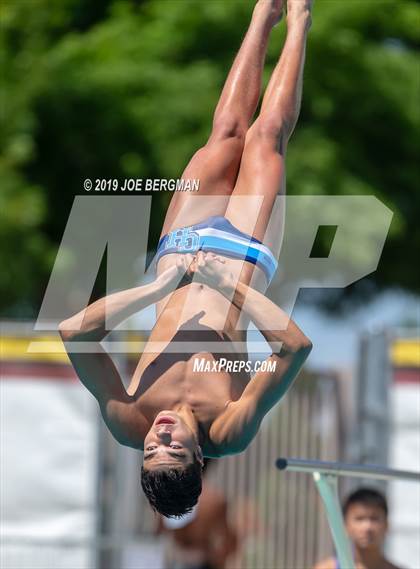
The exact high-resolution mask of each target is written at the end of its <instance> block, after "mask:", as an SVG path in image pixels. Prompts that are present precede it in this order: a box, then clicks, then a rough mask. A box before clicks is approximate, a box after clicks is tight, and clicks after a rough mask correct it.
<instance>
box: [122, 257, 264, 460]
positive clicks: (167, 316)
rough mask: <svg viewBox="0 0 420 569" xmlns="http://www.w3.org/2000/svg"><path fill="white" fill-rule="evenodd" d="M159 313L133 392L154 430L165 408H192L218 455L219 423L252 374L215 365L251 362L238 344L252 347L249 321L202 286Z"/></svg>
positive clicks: (208, 450) (257, 274)
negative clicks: (248, 340)
mask: <svg viewBox="0 0 420 569" xmlns="http://www.w3.org/2000/svg"><path fill="white" fill-rule="evenodd" d="M176 257H177V255H176V254H171V255H167V256H165V257H163V258H162V259H161V260H160V262H159V266H158V272H160V271H163V270H166V269H167V268H168V267H169V266H171V265H172V264H174V263H175V262H176ZM225 262H226V270H229V271H231V272H232V273H233V274H235V273H236V274H239V272H240V271H241V270H242V271H243V272H242V275H241V276H242V277H245V278H246V279H249V278H250V273H251V272H252V271H253V272H254V279H253V280H254V281H257V280H258V281H259V282H260V283H261V285H262V286H263V285H264V281H265V277H264V275H263V273H262V271H261V270H260V269H259V268H258V267H255V266H253V265H251V264H250V263H247V262H245V263H244V262H243V261H237V260H233V259H228V258H225ZM157 315H158V320H157V322H156V325H155V326H154V328H153V330H152V332H151V335H150V338H149V340H148V343H147V344H146V346H145V350H144V353H143V355H142V357H141V358H140V361H139V363H138V365H137V368H136V370H135V372H134V374H133V377H132V381H131V383H130V386H129V388H128V394H129V395H130V396H131V397H132V398H133V400H134V402H135V405H136V407H137V408H138V410H139V411H140V412H141V414H142V415H143V416H144V417H145V418H146V420H147V423H148V426H149V427H151V426H152V424H153V420H154V419H155V417H156V415H157V414H158V413H159V412H160V411H162V410H163V409H167V410H169V409H173V408H174V407H175V406H177V405H183V404H185V405H188V406H189V407H190V408H191V411H192V413H193V414H194V415H195V418H196V420H197V423H198V425H199V429H200V432H201V435H202V437H203V440H204V443H203V452H204V454H205V455H209V454H210V455H213V454H216V455H217V447H216V446H215V445H214V443H213V435H214V434H216V433H215V431H216V430H217V421H216V420H217V419H218V418H219V417H222V415H223V413H224V412H226V410H227V408H228V406H229V404H230V403H231V402H233V401H237V400H238V399H240V397H241V395H242V393H243V391H244V389H245V387H246V385H247V384H248V382H249V380H250V376H249V374H248V373H247V372H245V371H244V370H242V371H241V372H233V371H231V372H228V371H211V367H212V366H213V364H212V362H217V361H218V360H220V358H225V359H226V360H227V361H231V362H232V364H233V362H235V361H238V360H244V359H245V360H246V359H248V354H247V353H246V352H245V351H244V350H238V344H239V345H241V344H242V345H243V346H246V327H247V323H248V321H247V320H246V319H245V316H244V315H243V314H241V315H240V316H239V315H238V310H237V309H236V308H235V307H233V306H232V305H231V303H230V302H229V301H228V300H227V299H226V298H225V297H224V296H223V295H222V294H221V293H220V292H218V291H216V290H214V289H212V288H210V287H209V286H207V285H204V284H199V283H191V284H189V285H187V286H184V287H182V288H181V289H178V290H177V291H175V293H173V294H172V296H170V297H168V298H166V299H163V301H161V302H160V303H158V306H157ZM238 317H239V321H238V320H237V319H238ZM235 328H237V329H235ZM192 343H194V344H195V345H194V346H193V344H192ZM195 349H196V350H197V351H195ZM149 350H150V351H149ZM200 360H205V361H206V362H207V361H208V362H210V365H209V366H206V368H207V369H206V371H199V370H198V367H199V366H197V364H198V363H199V361H200ZM200 363H201V362H200ZM201 365H203V364H202V363H201ZM195 366H196V367H195ZM209 367H210V371H208V368H209ZM232 367H233V366H232ZM226 368H228V365H226ZM226 450H228V449H226V448H225V451H226Z"/></svg>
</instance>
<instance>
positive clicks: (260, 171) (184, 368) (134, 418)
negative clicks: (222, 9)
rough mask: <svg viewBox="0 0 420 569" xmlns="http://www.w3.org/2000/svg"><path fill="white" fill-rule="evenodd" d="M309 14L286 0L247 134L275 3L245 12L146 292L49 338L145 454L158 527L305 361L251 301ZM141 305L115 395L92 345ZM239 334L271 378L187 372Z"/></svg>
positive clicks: (297, 344)
mask: <svg viewBox="0 0 420 569" xmlns="http://www.w3.org/2000/svg"><path fill="white" fill-rule="evenodd" d="M311 5H312V0H288V1H287V37H286V41H285V44H284V48H283V51H282V54H281V57H280V59H279V61H278V64H277V66H276V68H275V70H274V72H273V74H272V77H271V79H270V82H269V84H268V87H267V90H266V92H265V95H264V98H263V101H262V106H261V111H260V114H259V116H258V118H257V119H256V120H255V121H254V122H253V123H252V126H250V125H251V120H252V118H253V115H254V113H255V111H256V108H257V105H258V102H259V97H260V91H261V82H262V72H263V66H264V60H265V53H266V48H267V42H268V38H269V34H270V31H271V29H272V28H273V26H274V25H275V24H276V23H277V22H278V21H279V19H280V18H281V15H282V12H283V0H258V1H257V3H256V5H255V7H254V10H253V14H252V19H251V23H250V26H249V29H248V31H247V33H246V36H245V38H244V40H243V43H242V46H241V48H240V51H239V52H238V54H237V56H236V58H235V61H234V63H233V66H232V69H231V70H230V73H229V75H228V78H227V80H226V83H225V85H224V88H223V91H222V94H221V97H220V100H219V102H218V104H217V108H216V111H215V115H214V121H213V129H212V132H211V135H210V138H209V140H208V142H207V143H206V145H205V146H204V147H203V148H201V149H200V150H198V152H197V153H196V154H195V155H194V156H193V158H192V159H191V161H190V162H189V164H188V166H187V168H186V170H185V171H184V173H183V176H182V178H183V179H186V180H187V179H199V180H200V189H199V191H198V192H194V193H187V192H178V193H174V195H173V197H172V200H171V203H170V206H169V208H168V211H167V215H166V219H165V222H164V226H163V230H162V235H161V239H160V241H159V247H158V252H157V256H156V260H157V278H156V280H155V281H154V282H152V283H150V284H147V285H145V286H141V287H137V288H133V289H129V290H125V291H122V292H118V293H115V294H111V295H109V296H107V297H106V298H102V299H100V300H98V301H96V302H94V303H93V304H91V305H90V306H88V307H87V308H86V309H85V310H83V311H82V312H80V313H78V314H76V315H75V316H73V317H71V318H69V319H67V320H65V321H63V322H62V323H61V324H60V326H59V329H60V333H61V336H62V339H63V341H64V343H65V345H66V347H68V352H69V357H70V360H71V362H72V364H73V366H74V368H75V370H76V372H77V374H78V376H79V378H80V380H81V381H82V382H83V383H84V385H85V386H86V387H87V388H88V389H89V391H91V393H92V394H93V395H94V396H95V397H96V399H97V400H98V403H99V405H100V408H101V412H102V415H103V418H104V420H105V422H106V424H107V425H108V427H109V429H110V431H111V432H112V434H113V435H114V437H115V438H116V439H117V440H118V441H119V442H120V443H122V444H124V445H128V446H131V447H134V448H136V449H140V450H144V462H143V466H142V487H143V490H144V491H145V493H146V495H147V497H148V500H149V502H150V504H151V506H152V508H153V509H154V510H155V511H158V512H160V513H161V514H162V515H164V516H166V517H176V516H182V515H183V514H185V513H187V512H189V511H191V509H192V508H193V506H194V505H195V504H196V503H197V500H198V496H199V494H200V492H201V469H202V464H203V456H208V457H221V456H224V455H228V454H233V453H238V452H241V451H243V450H244V449H245V448H246V447H247V446H248V445H249V443H250V442H251V440H252V439H253V438H254V436H255V434H256V433H257V431H258V428H259V426H260V424H261V421H262V419H263V417H264V416H265V415H266V413H267V412H268V411H269V410H270V408H271V407H273V406H274V405H275V404H276V403H277V402H278V401H279V400H280V398H281V397H282V396H283V395H284V393H285V392H286V391H287V389H288V387H289V386H290V385H291V383H292V380H293V379H294V378H295V377H296V375H297V373H298V371H299V369H300V368H301V366H302V364H303V362H304V361H305V359H306V358H307V356H308V354H309V352H310V350H311V342H310V341H309V340H308V338H307V337H306V336H305V335H304V334H303V333H302V331H301V330H300V329H299V328H298V326H297V325H296V324H295V323H294V322H293V321H292V320H291V319H289V317H288V316H287V315H286V314H285V313H284V312H283V311H282V310H281V309H280V308H279V307H277V306H276V305H275V304H274V303H273V302H271V301H270V300H269V299H267V298H266V297H265V296H264V294H263V292H264V291H265V289H266V288H267V286H268V284H269V282H270V280H271V278H272V277H273V274H274V272H275V270H276V266H277V261H276V258H275V256H274V255H273V253H272V250H270V248H269V247H268V246H267V244H266V243H270V247H271V249H272V248H273V241H271V242H270V241H269V240H268V238H267V235H266V230H267V226H268V222H269V220H270V216H271V213H272V210H273V206H274V202H275V199H276V196H277V195H278V194H280V195H284V194H285V154H286V148H287V143H288V140H289V138H290V136H291V134H292V132H293V129H294V127H295V124H296V121H297V118H298V114H299V109H300V102H301V94H302V75H303V67H304V58H305V45H306V37H307V33H308V30H309V27H310V22H311ZM277 231H278V232H279V230H278V228H277ZM277 239H278V236H277ZM151 304H156V309H157V322H156V324H155V326H154V328H153V330H152V332H151V335H150V338H149V343H148V346H149V348H148V346H146V349H145V352H144V353H143V354H142V356H141V358H140V361H139V363H138V366H137V369H136V370H135V372H134V374H133V377H132V380H131V383H130V385H129V387H128V389H127V390H126V389H125V388H124V385H123V383H122V381H121V378H120V376H119V374H118V372H117V370H116V368H115V366H114V364H113V362H112V360H111V358H110V357H109V355H108V354H107V353H106V352H105V351H104V350H102V349H101V347H100V345H99V342H100V341H101V340H102V339H103V338H104V337H105V336H106V335H107V333H108V332H109V330H110V329H113V328H115V327H116V326H117V325H118V324H119V323H120V322H122V321H123V320H124V319H126V318H127V317H128V316H130V315H131V314H134V313H135V312H137V311H140V310H141V309H143V308H145V307H146V306H148V305H151ZM105 321H106V322H107V325H108V329H106V327H105ZM250 321H252V322H253V323H254V324H255V326H256V327H257V328H258V329H259V330H260V331H261V333H262V334H263V336H264V338H265V339H266V341H267V342H268V344H269V345H270V349H271V351H272V354H271V355H270V357H269V358H268V360H269V361H270V362H271V364H272V368H271V370H270V371H268V370H266V371H259V372H257V373H256V374H255V375H254V376H253V377H252V378H250V376H249V374H248V373H247V372H246V371H245V370H244V369H242V370H241V371H236V372H235V371H226V370H219V369H215V371H202V372H198V371H197V366H196V364H197V362H196V360H198V359H199V360H203V358H204V359H205V360H206V361H209V362H217V361H219V360H220V358H222V357H223V358H225V359H227V360H228V361H231V362H235V361H246V360H247V359H248V354H247V353H246V329H247V326H248V324H249V322H250ZM84 340H89V341H96V342H98V349H97V350H96V353H74V352H73V351H72V350H71V342H72V341H84ZM197 342H198V344H199V346H198V347H195V344H196V343H197ZM150 346H158V347H159V348H156V349H154V348H153V347H152V348H150ZM174 346H176V348H174ZM180 346H181V349H180V348H179V347H180ZM182 346H184V347H183V348H182ZM241 346H242V347H241ZM244 346H245V347H244ZM211 369H212V368H211ZM232 369H235V368H234V367H233V368H232ZM273 369H274V371H273Z"/></svg>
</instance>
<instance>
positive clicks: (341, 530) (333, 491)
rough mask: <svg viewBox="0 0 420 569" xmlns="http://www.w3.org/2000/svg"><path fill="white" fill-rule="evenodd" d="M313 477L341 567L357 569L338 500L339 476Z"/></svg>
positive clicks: (318, 475) (317, 474)
mask: <svg viewBox="0 0 420 569" xmlns="http://www.w3.org/2000/svg"><path fill="white" fill-rule="evenodd" d="M313 477H314V480H315V483H316V485H317V488H318V491H319V494H320V496H321V498H322V501H323V502H324V506H325V511H326V513H327V518H328V523H329V524H330V529H331V534H332V537H333V540H334V545H335V550H336V552H337V557H338V560H339V562H340V567H341V569H355V565H354V561H353V556H352V553H351V547H350V543H349V540H348V537H347V534H346V529H345V527H344V520H343V515H342V513H341V505H340V501H339V499H338V487H337V476H335V475H332V474H321V473H320V472H314V473H313Z"/></svg>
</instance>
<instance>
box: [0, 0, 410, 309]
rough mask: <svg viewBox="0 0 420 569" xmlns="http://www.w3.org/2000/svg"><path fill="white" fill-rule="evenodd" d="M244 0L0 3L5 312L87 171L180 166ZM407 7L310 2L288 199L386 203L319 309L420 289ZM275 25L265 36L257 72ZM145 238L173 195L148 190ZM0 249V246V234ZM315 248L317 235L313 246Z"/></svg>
mask: <svg viewBox="0 0 420 569" xmlns="http://www.w3.org/2000/svg"><path fill="white" fill-rule="evenodd" d="M252 5H253V1H252V0H246V1H245V0H244V1H243V2H236V1H231V2H216V1H215V2H205V3H201V2H198V1H196V0H178V1H167V0H149V1H144V2H135V1H134V0H131V1H129V0H127V1H111V0H107V1H106V2H103V3H100V5H98V3H95V2H93V1H89V2H86V1H82V0H65V1H63V0H61V1H60V2H58V0H57V2H48V4H47V1H46V0H39V2H37V10H36V11H34V10H28V9H27V4H25V3H13V4H12V3H6V4H5V6H4V7H3V15H2V28H1V46H2V48H1V53H2V55H1V57H2V64H3V66H2V67H3V70H4V73H3V76H4V84H5V89H4V94H5V104H4V108H5V114H4V117H5V120H3V123H4V129H3V130H4V135H3V140H2V158H1V161H0V169H1V170H2V179H3V180H4V183H3V190H2V192H1V197H0V200H1V202H0V205H1V206H2V207H1V211H2V213H1V214H0V215H1V230H0V231H1V237H2V242H3V244H4V245H3V247H2V249H1V257H0V259H1V262H2V264H3V266H5V267H7V271H2V273H1V276H0V290H1V293H2V294H1V299H2V300H1V311H2V314H3V315H9V316H16V315H26V316H33V315H34V314H36V312H37V309H38V307H39V304H40V302H41V300H42V295H43V291H44V288H45V285H46V283H47V281H48V277H49V273H50V270H51V267H52V263H53V261H54V256H55V252H56V249H57V245H58V243H59V241H60V239H61V236H62V232H63V230H64V227H65V223H66V221H67V217H68V213H69V211H70V207H71V204H72V202H73V199H74V196H75V195H77V194H83V193H84V192H83V188H82V182H83V180H84V179H85V178H91V179H95V178H118V179H123V178H127V177H138V178H152V177H158V178H165V177H167V178H174V177H179V176H180V174H181V172H182V170H183V168H184V166H185V164H186V163H187V161H188V160H189V158H190V157H191V156H192V154H193V153H194V152H195V151H196V149H197V148H199V147H200V146H201V145H202V144H204V143H205V141H206V138H207V136H208V134H209V131H210V127H211V120H212V113H213V109H214V107H215V104H216V101H217V98H218V96H219V93H220V90H221V87H222V85H223V81H224V78H225V76H226V73H227V70H228V68H229V65H230V63H231V61H232V59H233V57H234V54H235V52H236V51H237V49H238V47H239V43H240V41H241V38H242V37H243V34H244V30H245V29H246V26H247V24H248V20H249V15H250V13H251V10H252ZM419 16H420V10H419V6H418V5H417V3H416V2H414V0H413V1H408V0H407V1H404V2H403V1H401V2H393V3H389V2H387V3H383V4H380V6H379V5H378V2H377V1H376V0H375V1H373V0H367V1H366V2H364V3H353V2H349V3H345V2H343V3H337V2H328V3H322V2H318V4H316V6H315V14H314V24H313V28H312V30H311V33H310V41H309V48H308V58H307V67H306V72H305V89H304V101H303V106H302V113H301V119H300V122H299V124H298V127H297V130H296V133H295V134H294V136H293V139H292V141H291V144H290V151H289V155H288V191H289V193H292V194H333V195H337V194H343V195H348V194H358V193H361V194H374V195H376V196H377V197H379V198H380V199H381V200H382V201H384V202H385V203H386V204H387V205H388V207H390V208H391V209H392V210H393V211H394V212H395V215H394V220H393V223H392V227H391V231H390V234H389V237H388V240H387V244H386V247H385V250H384V253H383V256H382V259H381V263H380V267H379V269H378V271H377V272H376V273H374V274H373V275H372V276H370V277H369V278H366V279H363V281H362V283H361V284H362V285H363V286H356V287H349V288H348V289H344V290H341V289H340V290H337V291H334V294H333V291H329V293H328V297H326V296H323V301H324V304H325V305H326V306H330V307H334V308H336V307H337V306H340V305H341V306H342V305H343V301H344V300H346V298H348V297H349V298H351V299H352V300H354V299H358V298H359V299H365V298H366V295H367V294H372V292H374V291H377V290H379V289H381V288H385V287H393V286H398V287H403V288H405V289H407V290H410V291H414V292H419V288H420V283H419V280H418V279H417V277H416V275H415V274H413V271H412V265H413V262H412V261H413V258H414V252H415V250H416V246H417V250H418V246H419V242H420V230H419V227H418V221H417V220H418V212H419V199H420V198H419V195H418V192H417V191H416V190H417V187H418V186H419V172H418V168H417V165H416V160H415V158H416V151H417V150H418V140H419V113H418V110H417V106H416V103H417V100H418V94H419V85H418V77H419V69H418V63H417V60H416V55H417V50H418V45H419V27H418V26H416V25H415V24H416V21H418V19H419ZM282 34H284V29H283V27H282V26H279V27H278V28H277V29H276V30H275V31H274V33H273V37H272V40H271V44H270V50H269V55H268V58H267V71H266V74H265V77H266V80H267V79H268V75H269V72H270V70H271V69H272V68H273V66H274V64H275V61H276V59H277V57H278V54H279V53H280V49H281V45H282ZM153 199H154V207H153V211H154V218H153V220H152V221H153V223H152V227H151V236H150V243H149V245H150V248H151V249H153V247H155V246H156V242H157V239H158V235H159V232H160V227H161V223H162V220H163V217H164V212H165V210H166V207H167V204H168V200H169V199H170V195H167V194H164V193H162V194H160V195H158V196H154V198H153ZM6 244H7V245H6ZM325 246H326V245H325Z"/></svg>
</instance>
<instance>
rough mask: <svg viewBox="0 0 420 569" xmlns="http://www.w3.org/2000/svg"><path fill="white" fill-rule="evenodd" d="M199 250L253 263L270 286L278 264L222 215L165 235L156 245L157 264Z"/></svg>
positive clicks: (269, 254)
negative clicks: (172, 256)
mask: <svg viewBox="0 0 420 569" xmlns="http://www.w3.org/2000/svg"><path fill="white" fill-rule="evenodd" d="M200 250H201V251H213V252H214V253H217V254H219V255H222V256H224V257H231V258H232V259H244V260H245V261H248V262H249V263H253V264H254V265H256V266H257V267H259V268H260V269H262V270H263V271H264V274H265V276H266V278H267V281H268V282H269V283H270V281H271V279H272V278H273V276H274V273H275V272H276V270H277V265H278V263H277V260H276V259H275V257H274V255H273V253H272V252H271V251H270V249H269V248H268V247H267V246H266V245H264V244H263V243H261V241H258V239H255V237H251V236H250V235H248V234H246V233H243V232H242V231H239V229H236V227H234V226H233V225H232V224H231V223H230V221H228V220H227V219H226V218H225V217H223V216H221V215H214V216H212V217H208V218H207V219H206V220H204V221H202V222H201V223H197V224H196V225H190V226H188V227H182V228H180V229H174V230H173V231H171V232H170V233H168V234H166V235H164V236H163V237H162V238H161V239H160V241H159V245H158V249H157V254H156V263H157V262H158V261H159V259H160V258H161V257H163V256H164V255H168V254H170V253H193V254H194V253H196V252H197V251H200Z"/></svg>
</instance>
